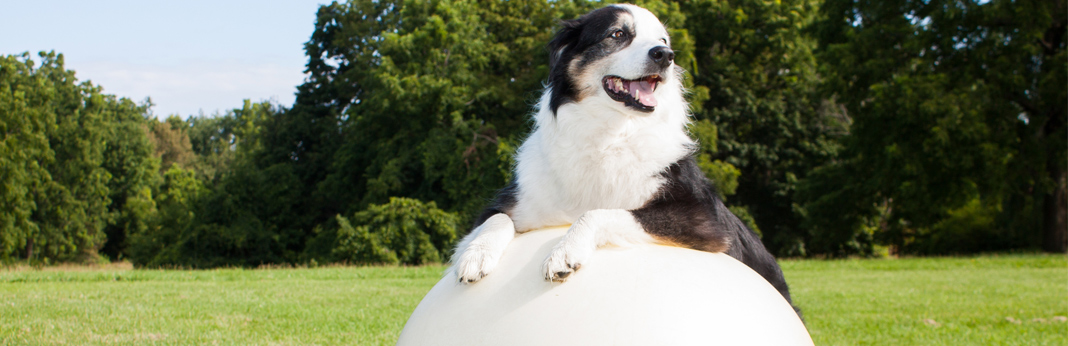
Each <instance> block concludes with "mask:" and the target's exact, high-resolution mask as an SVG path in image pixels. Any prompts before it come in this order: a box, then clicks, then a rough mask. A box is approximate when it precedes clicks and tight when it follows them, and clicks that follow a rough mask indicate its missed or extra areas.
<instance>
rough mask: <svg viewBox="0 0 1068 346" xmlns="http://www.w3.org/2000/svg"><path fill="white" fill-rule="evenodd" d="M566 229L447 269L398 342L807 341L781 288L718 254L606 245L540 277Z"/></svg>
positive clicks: (537, 234) (525, 238) (530, 235)
mask: <svg viewBox="0 0 1068 346" xmlns="http://www.w3.org/2000/svg"><path fill="white" fill-rule="evenodd" d="M566 231H567V229H566V228H554V229H545V230H538V231H532V232H527V233H524V234H521V235H518V236H516V238H515V239H514V240H513V241H512V242H511V244H509V246H508V248H507V250H506V251H505V252H504V255H503V256H502V257H501V259H500V263H499V264H498V265H497V267H496V268H495V269H494V270H493V271H492V272H491V273H490V274H489V276H487V277H485V278H483V279H482V280H481V281H479V282H476V283H472V284H460V283H457V282H456V281H457V280H456V275H455V274H454V273H447V274H446V275H445V276H444V277H443V278H442V279H441V281H440V282H438V283H437V285H435V286H434V288H433V289H431V290H430V292H429V293H427V295H426V297H424V298H423V300H422V302H420V303H419V306H418V307H417V308H416V309H415V311H414V312H413V313H412V315H411V317H410V318H409V319H408V323H407V324H406V325H405V327H404V330H403V331H402V332H401V335H400V339H399V340H398V342H397V345H399V346H414V345H812V339H811V338H810V337H809V334H808V330H807V329H805V326H804V324H803V323H802V322H801V320H800V319H799V318H798V317H797V315H796V314H795V313H794V310H793V309H792V308H791V307H790V305H789V304H788V303H787V302H786V300H785V299H783V298H782V296H781V295H779V292H778V291H776V290H775V288H773V287H772V286H771V285H770V284H768V283H767V281H765V280H764V278H762V277H760V275H758V274H757V273H756V272H754V271H753V270H751V269H749V267H747V266H745V265H744V264H742V263H741V262H738V261H737V260H735V259H734V258H731V257H730V256H727V255H725V254H716V253H708V252H701V251H695V250H690V249H684V248H678V247H669V246H661V245H637V246H630V247H625V248H619V247H608V248H603V249H598V250H597V251H596V252H594V254H593V255H592V256H591V257H590V258H589V260H588V261H587V262H586V263H584V264H583V265H582V269H581V270H579V271H577V272H576V273H574V274H572V275H571V276H570V277H568V280H567V281H566V282H563V283H559V282H556V283H551V282H548V281H545V279H544V275H543V274H542V263H543V261H544V260H545V257H546V256H547V255H548V254H549V251H550V250H551V249H552V247H553V246H554V245H556V243H557V242H558V241H559V240H560V237H561V236H563V234H564V232H566Z"/></svg>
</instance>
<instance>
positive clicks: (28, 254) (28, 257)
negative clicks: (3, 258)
mask: <svg viewBox="0 0 1068 346" xmlns="http://www.w3.org/2000/svg"><path fill="white" fill-rule="evenodd" d="M31 259H33V237H30V239H27V240H26V260H27V261H29V260H31Z"/></svg>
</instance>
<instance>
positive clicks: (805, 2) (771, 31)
mask: <svg viewBox="0 0 1068 346" xmlns="http://www.w3.org/2000/svg"><path fill="white" fill-rule="evenodd" d="M679 7H680V10H681V12H682V13H685V20H684V21H680V22H676V23H668V24H669V25H671V24H675V25H676V27H677V28H680V29H681V28H685V29H686V30H687V31H688V37H692V38H693V43H692V45H693V48H692V49H693V52H694V53H692V55H693V56H694V60H693V62H692V63H687V62H685V61H679V64H680V65H681V66H683V67H686V68H687V69H689V70H690V73H691V74H692V75H693V84H694V85H695V87H694V90H695V92H694V95H692V97H691V99H692V102H693V105H694V107H693V108H694V117H695V118H696V119H697V120H699V123H698V124H701V123H702V122H704V123H707V124H708V125H711V124H715V126H714V127H713V128H714V129H715V131H716V133H717V135H716V136H713V137H711V138H713V139H712V141H714V142H715V143H716V146H711V147H710V146H707V145H702V148H701V152H700V153H699V156H698V158H699V162H700V164H701V166H702V168H703V169H704V170H705V172H706V174H708V175H709V176H710V177H711V178H713V180H714V181H716V182H717V185H720V186H719V187H720V189H721V191H722V192H728V194H729V192H731V191H734V190H735V189H734V188H725V186H723V185H729V184H726V183H724V182H725V181H731V180H733V178H731V177H737V182H736V183H734V184H736V186H737V194H736V195H734V196H732V197H731V198H730V202H731V204H732V205H735V206H744V207H745V208H746V209H747V210H748V211H749V212H750V213H751V215H752V217H753V219H754V220H755V221H756V224H758V225H760V229H762V230H763V233H764V238H763V240H764V243H765V245H767V246H768V248H769V250H771V251H772V252H773V253H779V254H786V255H801V254H803V252H802V251H801V250H800V249H802V248H803V237H802V236H801V235H802V234H803V232H802V230H801V229H800V227H799V224H800V215H799V214H797V213H796V212H795V209H794V207H793V200H794V194H795V191H796V189H797V182H798V181H799V180H800V179H802V178H804V177H805V176H806V175H807V173H808V172H809V171H810V170H811V169H812V168H813V167H816V166H818V165H820V164H822V163H823V162H825V161H826V160H828V159H829V158H831V157H834V155H835V153H836V150H837V144H836V143H835V141H834V138H835V137H836V136H837V134H838V132H839V131H842V129H843V128H844V126H846V123H845V122H846V120H845V119H843V118H842V117H840V116H837V115H836V113H834V112H829V111H828V109H833V107H828V106H825V104H826V103H827V102H824V101H822V100H821V99H820V98H819V95H817V94H816V92H817V89H816V87H817V85H818V80H819V78H818V76H817V74H816V67H817V63H816V60H815V58H814V56H813V53H812V51H813V49H814V48H815V43H814V41H813V40H812V39H811V38H809V37H807V36H806V35H805V33H804V32H803V31H802V30H801V29H802V28H803V27H804V26H805V25H807V24H808V23H810V22H811V20H812V18H813V15H814V13H815V8H816V5H815V2H813V1H809V0H796V1H774V2H769V1H711V0H704V1H686V2H679ZM675 48H678V47H675ZM708 125H703V126H706V127H707V126H708ZM696 134H697V135H698V137H700V136H701V133H699V132H698V133H696ZM701 142H702V144H706V143H709V141H704V140H703V141H701ZM715 166H719V167H718V168H715ZM724 179H726V180H724Z"/></svg>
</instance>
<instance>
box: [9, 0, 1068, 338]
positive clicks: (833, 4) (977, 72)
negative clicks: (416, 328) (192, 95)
mask: <svg viewBox="0 0 1068 346" xmlns="http://www.w3.org/2000/svg"><path fill="white" fill-rule="evenodd" d="M637 3H638V4H639V5H642V6H645V7H647V8H649V9H650V10H652V11H653V12H654V13H656V14H657V15H658V16H659V17H660V18H661V20H662V21H664V23H665V24H667V25H668V27H669V28H671V35H672V40H673V42H674V47H673V48H674V49H675V50H676V52H677V53H676V57H677V61H676V63H677V64H678V65H679V66H681V67H683V68H684V69H685V70H686V78H685V83H686V86H687V88H688V90H689V92H688V94H687V97H688V99H689V101H690V102H691V107H692V112H693V124H692V125H691V126H690V132H691V134H692V135H693V136H694V137H695V138H696V139H697V140H698V141H699V142H700V147H699V148H698V151H697V153H696V154H697V156H698V159H699V162H700V166H701V168H702V169H703V170H704V172H705V173H706V174H707V175H708V176H709V178H711V179H712V180H713V181H714V182H715V183H716V185H717V187H718V188H719V192H720V193H721V194H722V195H723V196H722V197H724V198H725V200H726V201H727V203H728V205H729V206H730V207H731V210H732V211H734V212H735V213H737V214H738V215H740V216H742V217H743V219H745V221H746V222H747V223H749V224H750V226H751V227H752V228H753V229H754V230H755V231H757V232H758V233H759V234H760V236H761V239H762V240H763V242H764V243H765V244H766V245H767V246H768V248H769V249H770V250H771V251H772V252H773V253H775V254H776V255H777V256H779V257H780V259H781V261H780V263H781V264H782V267H783V270H784V273H785V275H786V278H787V280H788V282H789V283H790V285H791V289H792V292H793V296H794V299H795V302H796V303H797V304H798V305H799V306H800V307H801V308H802V309H803V310H804V311H805V314H806V323H807V326H808V328H809V331H810V332H811V333H812V335H813V338H814V340H815V341H816V342H817V344H843V345H852V344H931V345H934V344H946V345H959V344H1019V345H1040V344H1049V345H1063V344H1064V343H1065V342H1066V341H1068V329H1066V326H1068V324H1066V323H1065V322H1066V321H1068V317H1066V316H1068V298H1066V297H1068V294H1066V293H1068V286H1066V283H1068V261H1066V259H1065V256H1064V253H1065V250H1066V246H1068V236H1066V233H1068V226H1066V209H1068V207H1066V204H1068V203H1066V198H1068V194H1066V191H1068V189H1066V178H1065V177H1066V168H1068V157H1066V151H1068V149H1066V147H1068V130H1066V127H1065V123H1066V120H1068V69H1066V67H1068V55H1066V53H1065V52H1066V49H1065V48H1066V46H1068V43H1066V34H1068V9H1066V6H1068V4H1066V3H1065V1H1063V0H1054V1H1001V0H993V1H985V0H983V1H937V0H928V1H842V0H826V1H813V0H801V1H790V0H786V1H745V0H737V1H720V0H694V1H663V2H661V1H638V2H637ZM603 5H604V3H603V2H590V1H538V0H510V1H499V0H457V1H385V0H379V1H363V0H354V1H350V2H345V3H332V4H329V5H324V6H321V7H320V8H319V9H318V11H317V12H315V13H314V14H315V16H314V18H315V19H314V21H309V22H308V23H307V28H308V33H307V40H306V42H307V43H306V44H305V45H304V49H305V52H306V62H307V64H306V68H305V70H304V71H296V72H297V73H300V72H303V73H304V81H303V83H302V84H300V85H299V86H297V87H296V88H295V90H294V98H292V100H293V102H292V103H285V104H281V103H280V102H279V101H277V99H276V100H273V101H272V100H245V101H244V102H239V101H235V102H234V104H233V106H232V107H230V109H229V110H224V111H219V112H216V113H215V114H210V115H205V114H203V113H198V114H159V112H158V111H155V108H154V105H153V103H152V102H151V100H145V99H141V100H133V99H130V98H128V96H129V95H121V94H120V95H114V94H109V93H107V92H105V90H109V89H105V87H107V85H99V84H94V83H93V82H91V81H89V80H87V79H85V78H79V77H80V76H79V75H77V74H76V73H75V71H72V70H70V69H69V68H68V67H67V66H66V65H65V59H64V56H63V55H62V54H61V53H62V52H60V51H54V52H42V53H40V54H37V53H36V52H26V53H23V52H0V54H3V55H0V132H2V133H3V136H2V137H0V177H2V183H3V184H2V185H0V264H2V269H0V343H5V344H8V343H10V344H65V343H73V344H146V343H151V344H216V343H222V344H383V345H388V344H392V343H393V342H394V341H395V340H396V337H397V335H398V333H399V331H400V328H401V327H403V324H404V321H405V320H406V319H407V317H408V314H410V313H411V311H412V310H413V309H414V307H415V305H416V304H417V303H418V302H419V299H420V298H421V297H422V296H423V294H425V293H426V292H427V290H429V289H430V287H431V286H432V285H433V284H434V283H435V282H437V281H438V279H440V278H441V273H442V271H443V270H444V267H443V265H442V264H441V262H443V261H445V260H446V259H447V258H448V255H449V252H450V250H451V246H452V245H453V244H454V243H455V242H456V241H457V240H458V239H459V237H461V236H462V235H463V234H465V233H466V232H467V231H468V230H469V229H470V228H471V227H470V226H471V225H470V223H471V221H472V218H473V216H474V215H475V214H476V213H477V212H478V211H479V209H480V208H481V207H483V206H484V205H485V204H486V203H488V201H489V200H490V198H491V197H492V196H493V194H494V191H495V190H496V189H497V188H500V187H503V186H504V185H505V184H506V183H507V182H508V180H509V179H510V177H511V168H512V166H513V164H514V152H515V149H516V148H517V146H518V145H519V143H521V142H522V140H523V138H524V136H526V135H527V133H529V131H530V127H531V122H530V120H529V118H528V114H529V113H530V110H531V109H532V106H533V104H534V102H535V100H536V98H537V96H538V94H539V92H540V91H541V89H542V87H543V82H544V81H545V79H546V75H547V72H548V71H547V69H548V66H547V64H548V60H547V59H548V52H546V51H545V49H544V46H545V44H546V42H548V40H549V39H550V37H551V36H552V34H553V30H554V26H555V25H556V23H558V21H559V20H561V19H570V18H575V17H577V16H579V15H581V14H582V13H585V12H587V11H589V10H590V9H593V8H597V7H600V6H603ZM194 12H195V11H194ZM257 13H258V12H255V11H250V12H249V13H248V14H249V15H255V14H257ZM294 15H297V14H294ZM265 18H266V17H265ZM309 18H311V17H309ZM6 35H16V33H15V32H14V31H11V32H4V33H3V36H5V37H7V36H6ZM252 41H255V40H252ZM152 44H157V43H152ZM150 46H151V45H150ZM227 66H232V65H227ZM224 67H225V68H229V67H226V66H224ZM172 75H175V74H172ZM272 76H273V75H272ZM272 78H273V77H272ZM264 83H266V82H264ZM138 95H140V94H138ZM950 256H951V257H950ZM350 265H360V267H354V266H350Z"/></svg>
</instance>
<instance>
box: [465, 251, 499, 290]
mask: <svg viewBox="0 0 1068 346" xmlns="http://www.w3.org/2000/svg"><path fill="white" fill-rule="evenodd" d="M497 259H498V258H497V256H496V255H495V254H494V253H493V251H489V250H487V249H485V248H483V247H481V246H469V247H468V248H467V249H465V250H464V252H463V253H462V254H460V257H459V260H457V261H456V264H455V265H454V267H455V270H456V279H457V280H458V281H459V282H460V283H471V282H475V281H478V280H481V279H482V278H484V277H486V275H489V273H490V271H492V270H493V267H496V266H497Z"/></svg>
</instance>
